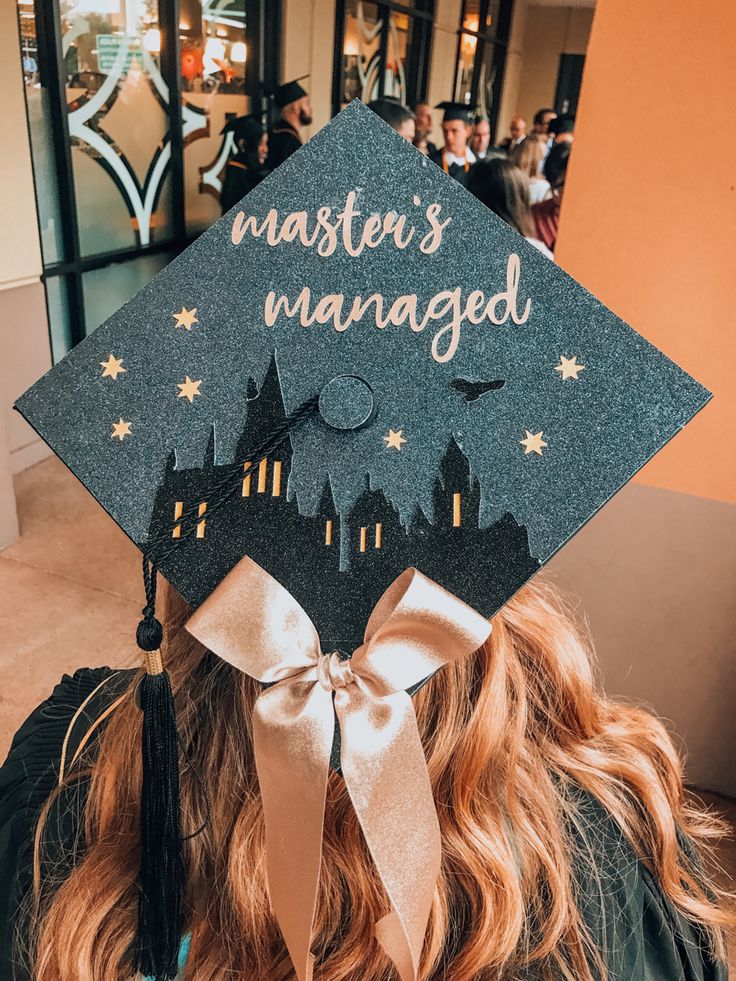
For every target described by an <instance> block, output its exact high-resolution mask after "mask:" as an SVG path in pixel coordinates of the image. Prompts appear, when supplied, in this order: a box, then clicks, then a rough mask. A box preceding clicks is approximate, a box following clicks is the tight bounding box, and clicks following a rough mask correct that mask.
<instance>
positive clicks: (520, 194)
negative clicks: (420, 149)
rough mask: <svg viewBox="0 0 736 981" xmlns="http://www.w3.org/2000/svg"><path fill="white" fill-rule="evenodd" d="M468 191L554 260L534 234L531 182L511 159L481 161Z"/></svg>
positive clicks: (471, 176) (471, 179) (492, 158)
mask: <svg viewBox="0 0 736 981" xmlns="http://www.w3.org/2000/svg"><path fill="white" fill-rule="evenodd" d="M467 186H468V190H469V191H470V193H471V194H474V195H475V197H477V198H478V200H479V201H482V203H483V204H484V205H485V206H486V207H487V208H490V209H491V211H492V212H493V213H494V214H496V215H498V217H499V218H503V220H504V221H505V222H506V224H507V225H511V227H512V228H513V229H514V230H515V231H517V232H518V233H519V234H520V235H523V236H524V238H525V239H526V240H527V242H530V243H531V244H532V245H533V246H534V247H535V248H537V249H539V251H540V252H541V253H542V254H543V255H546V256H547V258H548V259H551V258H552V253H551V252H550V250H549V249H548V248H547V246H546V245H545V244H544V243H543V242H540V240H539V239H538V238H537V237H536V235H535V233H534V222H533V221H532V214H531V205H530V203H529V182H528V181H527V179H526V176H525V175H524V174H523V173H522V172H521V170H519V168H518V167H517V166H516V164H515V163H513V161H511V160H509V159H508V157H488V159H487V160H481V161H479V162H478V163H477V164H476V166H475V167H473V169H472V171H471V172H470V177H469V179H468V185H467Z"/></svg>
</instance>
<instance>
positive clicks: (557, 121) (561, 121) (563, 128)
mask: <svg viewBox="0 0 736 981" xmlns="http://www.w3.org/2000/svg"><path fill="white" fill-rule="evenodd" d="M574 130H575V117H574V116H556V117H555V118H554V119H553V120H552V122H551V123H550V124H549V131H550V134H551V136H552V138H553V140H552V142H553V144H554V143H572V141H573V133H574Z"/></svg>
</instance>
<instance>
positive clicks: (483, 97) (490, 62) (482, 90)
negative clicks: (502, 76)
mask: <svg viewBox="0 0 736 981" xmlns="http://www.w3.org/2000/svg"><path fill="white" fill-rule="evenodd" d="M495 54H496V47H495V45H493V44H491V43H490V42H486V43H485V44H484V45H483V50H482V52H481V63H480V73H479V75H478V97H477V102H478V112H479V113H480V114H481V115H483V116H487V117H488V118H489V119H490V118H491V116H492V113H491V110H492V108H493V106H492V99H493V89H492V86H493V80H494V78H495V76H496V65H495V61H494V59H495Z"/></svg>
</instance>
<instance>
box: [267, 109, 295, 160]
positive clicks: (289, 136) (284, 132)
mask: <svg viewBox="0 0 736 981" xmlns="http://www.w3.org/2000/svg"><path fill="white" fill-rule="evenodd" d="M301 145H302V141H301V137H300V136H299V133H298V132H297V131H296V130H295V129H294V127H293V126H292V125H291V124H290V123H287V122H286V121H285V120H284V119H279V120H278V121H277V122H275V123H274V124H273V126H272V127H271V129H270V130H269V131H268V160H267V161H266V166H267V167H268V169H269V170H275V169H276V168H277V167H278V166H279V164H282V163H283V162H284V160H287V159H288V158H289V157H290V156H291V155H292V153H295V152H296V151H297V150H298V149H299V147H300V146H301Z"/></svg>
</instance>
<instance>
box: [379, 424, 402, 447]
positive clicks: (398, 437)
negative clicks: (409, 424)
mask: <svg viewBox="0 0 736 981" xmlns="http://www.w3.org/2000/svg"><path fill="white" fill-rule="evenodd" d="M403 432H404V430H403V429H399V431H398V432H396V433H395V432H394V431H393V429H389V431H388V436H384V437H383V441H384V443H385V444H386V449H387V450H400V449H401V447H402V446H403V445H404V443H405V442H406V440H405V439H404V437H403V435H402V433H403Z"/></svg>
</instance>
